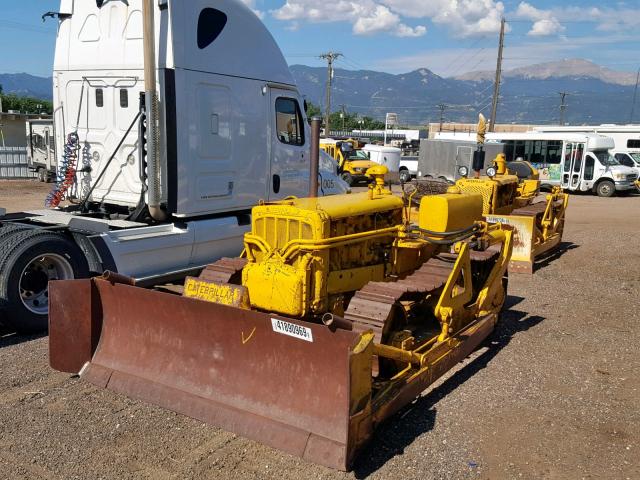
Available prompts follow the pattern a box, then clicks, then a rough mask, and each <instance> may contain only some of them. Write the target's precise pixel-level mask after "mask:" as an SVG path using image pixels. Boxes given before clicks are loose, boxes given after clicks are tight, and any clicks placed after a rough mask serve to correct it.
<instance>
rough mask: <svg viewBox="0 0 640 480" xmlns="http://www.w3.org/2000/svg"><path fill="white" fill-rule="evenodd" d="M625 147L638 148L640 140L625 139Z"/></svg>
mask: <svg viewBox="0 0 640 480" xmlns="http://www.w3.org/2000/svg"><path fill="white" fill-rule="evenodd" d="M627 148H640V140H633V139H630V140H627Z"/></svg>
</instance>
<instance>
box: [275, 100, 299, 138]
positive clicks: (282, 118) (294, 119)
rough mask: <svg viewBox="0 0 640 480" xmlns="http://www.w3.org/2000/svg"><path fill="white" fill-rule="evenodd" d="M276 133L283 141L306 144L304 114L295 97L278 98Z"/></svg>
mask: <svg viewBox="0 0 640 480" xmlns="http://www.w3.org/2000/svg"><path fill="white" fill-rule="evenodd" d="M276 133H277V135H278V140H280V142H282V143H286V144H289V145H304V126H303V123H302V114H301V113H300V107H299V106H298V102H297V100H295V99H294V98H285V97H279V98H277V99H276Z"/></svg>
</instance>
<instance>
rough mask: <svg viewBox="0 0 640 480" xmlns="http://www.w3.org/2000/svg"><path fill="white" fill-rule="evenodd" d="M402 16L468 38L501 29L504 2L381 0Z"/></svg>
mask: <svg viewBox="0 0 640 480" xmlns="http://www.w3.org/2000/svg"><path fill="white" fill-rule="evenodd" d="M380 1H381V2H382V3H384V4H385V5H387V6H388V7H390V8H391V9H392V10H393V11H395V12H398V13H399V14H401V15H403V16H405V17H412V18H428V19H430V20H431V21H432V22H433V23H435V24H440V25H444V26H446V27H447V28H448V29H449V30H451V32H452V33H453V35H454V36H457V37H471V36H477V35H484V34H487V33H497V32H499V31H500V20H501V19H502V17H503V16H504V4H503V3H502V2H496V1H495V0H380Z"/></svg>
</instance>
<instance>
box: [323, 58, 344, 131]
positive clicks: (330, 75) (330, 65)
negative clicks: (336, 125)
mask: <svg viewBox="0 0 640 480" xmlns="http://www.w3.org/2000/svg"><path fill="white" fill-rule="evenodd" d="M340 56H342V54H341V53H337V52H328V53H323V54H322V55H320V58H321V59H323V60H326V61H327V99H326V102H325V103H326V104H325V109H326V112H325V115H324V136H325V137H328V136H329V135H330V130H329V116H330V115H331V82H332V80H333V62H334V61H335V60H336V59H337V58H338V57H340Z"/></svg>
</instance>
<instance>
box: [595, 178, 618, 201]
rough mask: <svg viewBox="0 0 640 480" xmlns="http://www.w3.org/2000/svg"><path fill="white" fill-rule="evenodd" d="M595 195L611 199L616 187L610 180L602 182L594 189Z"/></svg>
mask: <svg viewBox="0 0 640 480" xmlns="http://www.w3.org/2000/svg"><path fill="white" fill-rule="evenodd" d="M596 193H597V194H598V196H599V197H613V194H614V193H616V186H615V184H614V183H613V182H612V181H611V180H603V181H602V182H600V183H599V184H598V186H597V187H596Z"/></svg>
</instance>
